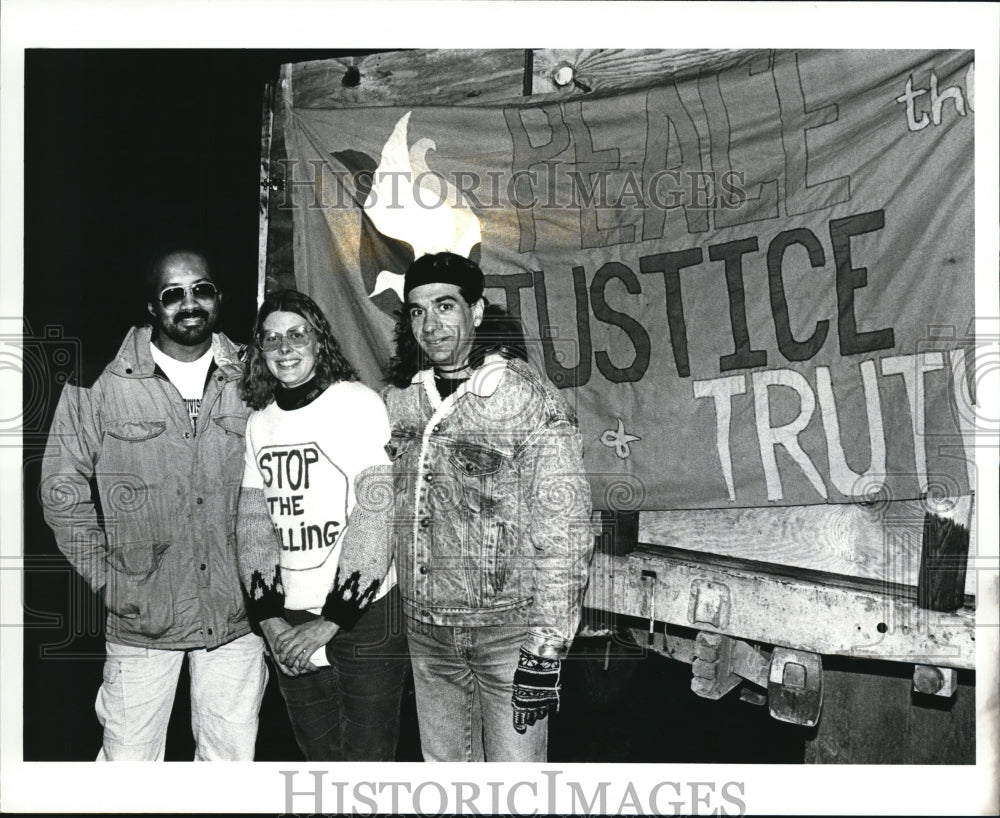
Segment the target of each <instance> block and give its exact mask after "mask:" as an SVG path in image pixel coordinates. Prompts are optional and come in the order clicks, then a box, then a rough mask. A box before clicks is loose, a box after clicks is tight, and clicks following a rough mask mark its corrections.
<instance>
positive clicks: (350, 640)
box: [277, 588, 408, 761]
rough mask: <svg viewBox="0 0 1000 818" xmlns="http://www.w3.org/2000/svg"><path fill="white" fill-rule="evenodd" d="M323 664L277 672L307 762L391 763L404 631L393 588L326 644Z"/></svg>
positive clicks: (402, 676)
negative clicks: (316, 667)
mask: <svg viewBox="0 0 1000 818" xmlns="http://www.w3.org/2000/svg"><path fill="white" fill-rule="evenodd" d="M327 657H328V658H329V659H330V665H329V667H322V668H320V669H319V670H317V671H315V672H313V673H308V674H306V675H304V676H286V675H285V674H284V673H282V672H281V671H278V672H277V675H278V687H279V688H280V690H281V694H282V696H283V697H284V699H285V706H286V708H287V709H288V718H289V719H290V721H291V723H292V732H293V733H294V734H295V741H296V743H297V744H298V745H299V749H300V750H301V751H302V755H304V756H305V759H306V761H395V759H396V745H397V743H398V741H399V712H400V703H401V701H402V696H403V683H404V681H405V680H406V668H407V664H408V662H407V656H406V635H405V633H404V630H403V625H402V614H401V609H400V603H399V592H398V590H397V589H395V588H393V589H392V590H391V591H390V592H389V593H388V594H386V595H385V596H384V597H383V598H382V599H380V600H378V601H377V602H375V603H374V604H373V605H372V607H371V608H370V609H369V610H368V611H366V612H365V614H364V615H363V616H362V617H361V619H359V620H358V622H357V624H356V625H355V626H354V628H353V629H352V630H350V631H341V632H340V633H338V634H337V635H336V636H335V637H334V638H333V640H332V641H331V642H330V643H329V644H328V645H327Z"/></svg>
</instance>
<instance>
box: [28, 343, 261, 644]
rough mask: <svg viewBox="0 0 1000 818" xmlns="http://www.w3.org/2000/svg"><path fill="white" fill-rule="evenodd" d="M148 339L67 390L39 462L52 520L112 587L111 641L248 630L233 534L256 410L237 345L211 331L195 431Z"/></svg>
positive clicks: (62, 539)
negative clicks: (246, 393) (86, 384)
mask: <svg viewBox="0 0 1000 818" xmlns="http://www.w3.org/2000/svg"><path fill="white" fill-rule="evenodd" d="M150 334H151V330H150V328H149V327H143V328H139V329H136V328H133V329H132V330H130V332H129V334H128V335H127V336H126V338H125V341H124V343H123V344H122V346H121V349H120V350H119V351H118V354H117V356H116V357H115V359H114V360H113V361H112V362H111V363H110V364H109V365H108V366H107V367H106V368H105V369H104V371H103V372H102V373H101V375H100V376H99V377H98V379H97V381H96V382H95V383H94V384H93V385H92V386H91V387H90V388H81V387H79V386H66V387H65V388H64V390H63V393H62V395H61V397H60V400H59V405H58V407H57V408H56V412H55V416H54V419H53V422H52V428H51V431H50V433H49V439H48V443H47V445H46V451H45V460H44V462H43V466H42V484H41V499H42V504H43V507H44V511H45V519H46V521H47V522H48V524H49V525H50V526H51V528H52V530H53V532H54V533H55V537H56V543H57V544H58V546H59V549H60V550H61V551H62V552H63V554H65V555H66V557H67V559H68V560H69V561H70V563H71V564H72V565H73V567H74V568H75V569H76V570H77V571H78V572H79V573H80V574H81V575H82V576H83V577H84V578H85V579H86V580H87V582H88V583H89V584H90V585H91V587H92V588H93V589H94V590H95V591H98V592H101V591H103V596H104V601H105V603H106V605H107V608H108V618H107V627H106V636H107V638H108V640H109V641H111V642H118V643H121V644H126V645H134V646H140V647H155V648H165V649H179V648H191V647H208V648H212V647H217V646H219V645H222V644H225V643H226V642H229V641H231V640H233V639H236V638H238V637H240V636H243V635H244V634H246V633H248V632H249V630H250V627H249V624H248V622H247V617H246V610H245V608H244V603H243V596H242V591H241V588H240V580H239V575H238V573H237V567H236V548H235V539H234V536H235V535H234V527H235V519H236V501H237V497H238V492H239V487H240V481H241V478H242V476H243V448H244V433H245V430H246V419H247V415H248V413H249V410H248V408H247V407H246V405H245V404H244V403H243V402H242V401H241V400H240V397H239V392H238V387H239V383H238V381H239V378H240V375H241V373H242V366H241V364H240V362H239V360H238V353H239V348H238V347H237V346H236V345H234V344H233V343H232V342H231V341H230V340H229V339H228V338H226V337H225V336H223V335H221V334H216V335H214V336H213V338H212V353H213V360H214V366H213V367H212V369H211V370H210V373H209V377H208V380H207V382H206V385H205V391H204V395H203V397H202V402H201V407H200V414H199V417H198V421H197V433H195V430H194V429H193V428H192V424H191V421H190V418H189V416H188V412H187V409H186V406H185V402H184V400H183V398H182V397H181V395H180V393H179V392H178V391H177V389H176V388H175V387H174V385H173V384H172V383H170V381H169V380H167V379H166V377H164V376H163V375H162V373H161V372H160V371H159V370H158V369H156V367H155V364H154V362H153V358H152V355H151V354H150V351H149V345H150ZM91 477H94V478H96V484H97V491H98V494H99V498H100V508H101V517H100V518H99V517H98V510H97V506H96V504H95V502H94V498H93V496H92V494H91V488H90V479H91Z"/></svg>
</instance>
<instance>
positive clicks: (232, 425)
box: [212, 415, 247, 437]
mask: <svg viewBox="0 0 1000 818" xmlns="http://www.w3.org/2000/svg"><path fill="white" fill-rule="evenodd" d="M212 421H213V422H214V423H215V424H216V425H217V426H219V428H221V429H222V430H223V431H224V432H225V433H226V434H227V435H239V436H240V437H246V433H247V419H246V418H245V417H244V416H242V415H220V416H219V417H214V418H212Z"/></svg>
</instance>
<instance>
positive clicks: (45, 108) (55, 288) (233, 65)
mask: <svg viewBox="0 0 1000 818" xmlns="http://www.w3.org/2000/svg"><path fill="white" fill-rule="evenodd" d="M346 53H347V52H343V51H301V50H298V51H287V50H261V51H249V50H212V51H204V50H184V51H174V50H157V51H152V50H147V51H131V50H111V51H105V50H72V51H60V50H29V51H27V52H25V86H26V87H25V191H24V206H25V238H24V242H25V243H24V259H25V270H24V299H25V300H24V316H25V322H26V323H25V336H26V338H25V349H24V401H25V411H24V416H23V418H22V421H23V422H22V426H23V431H24V469H25V472H24V497H25V502H24V531H25V554H26V571H25V583H24V611H25V614H24V619H25V656H24V758H25V760H27V761H71V760H90V759H93V758H94V757H95V756H96V754H97V751H98V749H99V747H100V741H101V731H100V726H99V725H98V722H97V718H96V716H95V715H94V709H93V705H94V699H95V697H96V695H97V689H98V687H99V685H100V681H101V668H102V664H103V656H104V642H103V638H102V630H103V618H104V612H103V609H102V607H101V604H100V602H99V601H98V600H97V599H96V598H95V597H94V595H93V594H91V593H90V591H89V590H88V589H87V588H86V585H85V583H83V581H82V580H80V579H79V578H78V577H76V575H75V574H74V572H73V571H72V569H71V568H70V567H69V565H68V563H67V562H66V561H65V560H64V559H63V558H62V556H61V555H60V554H59V552H58V550H57V549H56V547H55V542H54V539H53V538H52V536H51V533H50V532H49V530H48V528H47V527H46V525H45V523H44V521H43V520H42V516H41V513H40V509H39V505H38V499H37V498H38V480H39V465H40V458H41V454H42V450H43V448H44V442H45V432H46V430H47V428H48V425H49V422H50V420H51V415H52V412H53V410H54V409H55V404H56V401H57V400H58V396H59V391H60V389H61V385H62V383H64V382H65V380H66V379H67V378H68V377H78V378H80V379H81V380H82V381H84V382H88V383H89V382H90V381H92V380H93V378H94V377H95V376H96V375H97V374H98V373H99V372H100V370H101V369H102V368H103V367H104V366H105V364H106V363H107V362H108V361H109V360H110V359H111V358H112V356H113V355H114V354H115V352H116V351H117V349H118V347H119V345H120V344H121V341H122V338H123V336H124V335H125V332H126V331H127V330H128V328H129V326H131V325H132V324H133V323H134V322H142V321H144V319H145V315H146V314H145V298H144V294H143V292H142V288H141V281H142V274H143V270H144V267H145V266H146V264H147V263H148V262H149V260H150V259H151V258H152V257H153V256H155V255H156V254H157V253H158V252H160V251H162V250H165V249H168V248H170V247H176V246H179V245H183V246H194V247H197V248H200V249H201V250H202V251H203V252H205V253H206V254H207V255H208V256H209V257H210V259H211V260H212V262H213V271H214V275H215V279H216V282H217V283H218V284H219V286H220V289H222V291H223V292H224V296H225V299H224V304H223V311H222V323H221V329H222V330H223V331H224V332H226V333H227V334H228V335H230V336H231V337H233V338H234V339H236V340H241V341H245V340H247V337H248V335H249V331H250V327H251V326H252V323H253V316H254V310H255V307H256V289H257V246H258V245H257V242H258V226H259V222H258V198H259V183H258V179H259V162H260V139H261V109H262V101H263V91H264V85H265V83H266V82H267V81H268V80H272V79H275V78H276V77H277V74H278V69H279V66H280V65H282V64H283V63H288V62H301V61H305V60H313V59H324V58H329V57H335V56H344V55H345V54H346ZM350 53H351V54H359V55H360V54H365V53H371V51H351V52H350ZM618 624H621V623H618ZM632 624H638V625H639V626H642V625H643V624H644V623H632ZM690 678H691V668H690V666H689V665H686V664H682V663H679V662H673V661H670V660H667V659H663V658H661V657H659V656H656V655H651V656H644V655H643V654H642V652H641V651H640V650H638V649H636V648H630V647H627V646H625V645H623V644H622V643H621V642H620V641H617V640H609V639H608V638H600V637H594V638H584V639H578V640H577V643H576V645H575V646H574V651H573V654H572V656H571V661H569V662H568V663H567V664H566V666H565V670H564V695H563V703H562V709H561V711H560V713H558V714H556V715H554V716H553V717H552V724H551V734H550V735H551V740H550V745H551V751H550V760H551V761H567V762H572V761H633V762H636V761H646V762H654V761H655V762H691V763H697V762H726V763H752V762H771V763H774V762H801V761H802V757H803V742H804V740H805V738H806V737H807V731H806V730H805V729H804V728H799V727H794V726H791V725H787V724H783V723H781V722H777V721H775V720H774V719H772V718H770V717H769V715H768V713H767V709H766V708H764V707H754V706H752V705H750V704H747V703H744V702H741V701H739V700H738V698H737V696H736V694H735V693H733V694H730V695H729V696H727V697H726V698H725V699H723V700H722V701H719V702H711V701H706V700H704V699H700V698H698V697H696V696H694V695H693V694H692V693H691V691H690ZM186 685H187V676H186V674H185V675H184V676H182V679H181V684H180V686H179V689H178V696H177V702H176V706H175V710H174V715H173V718H172V720H171V732H170V736H169V739H168V744H167V759H168V760H182V759H190V758H191V757H192V754H193V741H192V739H191V734H190V727H189V722H190V710H189V705H188V699H187V693H186ZM402 727H403V730H402V739H401V746H400V752H399V760H402V761H409V760H419V759H420V751H419V740H418V738H417V735H416V721H415V711H414V707H413V696H412V686H411V687H409V688H408V690H407V694H406V697H405V699H404V713H403V724H402ZM257 749H258V753H257V757H258V759H260V760H297V759H298V758H299V756H298V753H297V750H296V748H295V745H294V741H293V740H292V737H291V731H290V728H289V727H288V724H287V716H286V714H285V712H284V707H283V703H282V701H281V697H280V694H279V693H278V692H277V688H276V685H275V683H274V681H273V679H272V681H271V683H270V684H269V686H268V691H267V695H266V697H265V701H264V706H263V710H262V714H261V728H260V735H259V739H258V746H257Z"/></svg>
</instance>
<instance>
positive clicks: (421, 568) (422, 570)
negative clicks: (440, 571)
mask: <svg viewBox="0 0 1000 818" xmlns="http://www.w3.org/2000/svg"><path fill="white" fill-rule="evenodd" d="M420 573H421V574H426V573H427V566H426V565H421V566H420Z"/></svg>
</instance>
